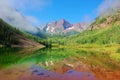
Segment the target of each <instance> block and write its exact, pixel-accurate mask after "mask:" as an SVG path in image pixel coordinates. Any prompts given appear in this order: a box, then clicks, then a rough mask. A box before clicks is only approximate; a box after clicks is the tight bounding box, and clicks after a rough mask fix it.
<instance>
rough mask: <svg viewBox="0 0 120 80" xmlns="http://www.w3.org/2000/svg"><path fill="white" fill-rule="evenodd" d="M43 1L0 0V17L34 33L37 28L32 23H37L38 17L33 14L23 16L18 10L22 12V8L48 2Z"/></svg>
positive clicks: (25, 8) (30, 8) (32, 7)
mask: <svg viewBox="0 0 120 80" xmlns="http://www.w3.org/2000/svg"><path fill="white" fill-rule="evenodd" d="M45 1H46V0H0V18H2V19H3V20H5V21H6V22H8V23H9V24H11V25H13V26H14V27H16V28H19V29H22V30H25V31H28V32H32V33H36V32H37V31H38V30H37V28H36V27H34V26H33V24H39V21H38V19H36V18H35V17H34V16H23V15H22V13H20V12H19V11H21V12H22V11H24V10H25V11H27V10H33V9H35V8H40V7H42V6H44V5H47V4H48V3H46V2H45ZM16 9H18V10H19V11H17V10H16ZM31 23H33V24H31Z"/></svg>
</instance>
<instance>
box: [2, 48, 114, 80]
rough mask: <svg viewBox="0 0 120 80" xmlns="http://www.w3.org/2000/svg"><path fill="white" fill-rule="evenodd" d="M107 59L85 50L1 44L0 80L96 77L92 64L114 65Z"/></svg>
mask: <svg viewBox="0 0 120 80" xmlns="http://www.w3.org/2000/svg"><path fill="white" fill-rule="evenodd" d="M103 57H104V58H105V59H104V58H103ZM103 59H104V60H103ZM107 59H109V57H108V55H105V54H99V56H98V53H96V52H93V51H86V50H75V49H73V50H72V49H48V48H44V49H39V50H32V49H27V50H24V49H18V48H12V49H9V48H1V49H0V80H98V78H97V75H96V74H95V73H94V71H92V68H93V67H94V66H95V65H97V66H108V65H109V68H110V69H112V68H113V67H116V66H114V65H113V64H111V63H107V62H106V60H107ZM111 65H112V66H111Z"/></svg>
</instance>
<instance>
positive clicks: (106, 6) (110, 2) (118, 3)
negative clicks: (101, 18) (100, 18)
mask: <svg viewBox="0 0 120 80" xmlns="http://www.w3.org/2000/svg"><path fill="white" fill-rule="evenodd" d="M118 8H120V0H104V1H103V2H102V4H101V5H100V6H99V8H98V15H101V14H105V13H106V14H109V13H111V12H113V11H115V10H117V9H118Z"/></svg>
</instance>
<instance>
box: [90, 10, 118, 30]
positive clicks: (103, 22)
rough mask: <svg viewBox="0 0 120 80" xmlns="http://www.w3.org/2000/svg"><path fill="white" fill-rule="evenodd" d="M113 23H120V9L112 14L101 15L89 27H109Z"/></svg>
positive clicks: (92, 28)
mask: <svg viewBox="0 0 120 80" xmlns="http://www.w3.org/2000/svg"><path fill="white" fill-rule="evenodd" d="M113 24H115V25H120V10H118V11H116V12H114V13H112V14H108V15H102V16H99V17H98V18H96V20H95V21H94V22H93V23H92V24H91V25H90V27H89V28H88V29H90V30H95V29H101V28H109V27H110V26H112V25H113Z"/></svg>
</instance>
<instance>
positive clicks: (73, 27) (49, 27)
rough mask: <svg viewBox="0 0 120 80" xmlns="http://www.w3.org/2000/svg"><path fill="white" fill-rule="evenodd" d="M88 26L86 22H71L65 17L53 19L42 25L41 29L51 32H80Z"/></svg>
mask: <svg viewBox="0 0 120 80" xmlns="http://www.w3.org/2000/svg"><path fill="white" fill-rule="evenodd" d="M86 28H87V24H86V23H75V24H71V23H69V22H68V21H66V20H65V19H62V20H60V21H53V22H50V23H46V24H44V25H41V26H40V30H41V31H43V32H46V33H49V34H68V33H73V34H74V33H78V32H81V31H83V30H85V29H86Z"/></svg>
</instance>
